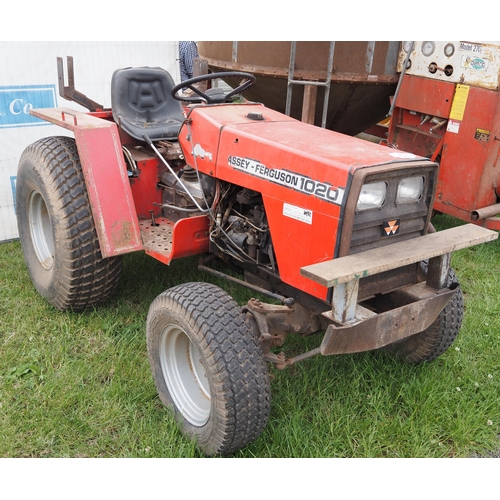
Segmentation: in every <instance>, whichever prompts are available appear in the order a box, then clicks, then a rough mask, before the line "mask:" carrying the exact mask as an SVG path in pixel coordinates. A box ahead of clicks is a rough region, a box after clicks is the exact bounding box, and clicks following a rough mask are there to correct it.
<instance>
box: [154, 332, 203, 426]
mask: <svg viewBox="0 0 500 500" xmlns="http://www.w3.org/2000/svg"><path fill="white" fill-rule="evenodd" d="M160 366H161V370H162V372H163V378H164V379H165V383H166V384H167V387H168V391H169V393H170V395H171V396H172V399H173V401H174V404H175V406H176V407H177V409H178V410H179V411H180V413H181V414H182V416H183V417H184V418H185V419H186V420H187V421H188V422H189V423H191V424H192V425H195V426H197V427H201V426H202V425H205V424H206V423H207V421H208V418H209V416H210V387H209V385H208V380H207V377H206V373H205V368H204V367H203V364H202V362H201V355H200V351H199V349H198V347H197V346H196V345H195V344H193V343H192V342H191V341H190V340H189V337H188V336H187V335H186V334H185V333H184V331H183V330H182V329H181V328H179V327H178V326H177V325H168V326H167V327H165V329H164V330H163V332H162V333H161V335H160Z"/></svg>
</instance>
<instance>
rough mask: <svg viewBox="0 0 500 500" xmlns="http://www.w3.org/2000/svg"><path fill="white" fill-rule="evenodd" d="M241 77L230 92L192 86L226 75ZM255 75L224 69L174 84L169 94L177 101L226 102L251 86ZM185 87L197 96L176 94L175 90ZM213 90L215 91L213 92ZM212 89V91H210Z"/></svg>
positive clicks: (225, 76)
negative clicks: (240, 80)
mask: <svg viewBox="0 0 500 500" xmlns="http://www.w3.org/2000/svg"><path fill="white" fill-rule="evenodd" d="M238 76H239V77H241V78H243V81H242V83H240V85H238V87H236V88H235V89H233V90H232V91H231V92H229V93H227V94H224V92H222V91H218V92H217V89H209V90H207V92H206V93H205V92H202V91H201V90H199V89H197V88H196V87H194V84H195V83H198V82H203V81H205V80H208V81H210V80H217V79H218V78H223V79H224V78H227V77H238ZM255 80H256V78H255V76H254V75H252V74H250V73H243V72H242V71H226V72H222V73H209V74H208V75H200V76H195V77H194V78H190V79H189V80H184V81H183V82H181V83H179V84H178V85H176V86H175V87H174V88H173V89H172V90H171V91H170V94H171V96H172V97H173V98H174V99H177V100H178V101H185V102H191V103H201V102H205V103H207V104H221V103H223V102H227V101H228V99H230V98H231V97H233V95H235V94H239V93H240V92H243V91H244V90H246V89H247V88H248V87H251V86H252V85H253V84H254V83H255ZM185 87H187V88H188V89H191V90H192V91H193V92H195V93H196V94H198V96H199V97H196V96H190V97H188V96H182V95H178V94H177V92H178V91H179V90H180V89H183V88H185ZM214 90H215V92H213V91H214ZM210 91H212V92H210Z"/></svg>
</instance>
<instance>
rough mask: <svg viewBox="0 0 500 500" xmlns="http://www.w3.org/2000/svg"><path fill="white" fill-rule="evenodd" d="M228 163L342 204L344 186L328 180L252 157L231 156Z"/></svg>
mask: <svg viewBox="0 0 500 500" xmlns="http://www.w3.org/2000/svg"><path fill="white" fill-rule="evenodd" d="M227 163H228V165H230V166H231V167H233V168H235V169H236V170H241V171H243V172H247V173H249V174H251V175H254V176H256V177H260V178H261V179H266V180H268V181H271V182H274V183H275V184H280V185H281V186H285V187H288V188H291V189H294V190H295V191H300V192H301V193H304V194H308V195H313V196H315V197H316V198H319V199H321V200H324V201H328V202H329V203H334V204H335V205H341V204H342V200H343V198H344V192H345V189H344V188H341V187H334V186H332V185H331V184H328V183H327V182H320V181H315V180H313V179H311V178H310V177H306V176H305V175H302V174H296V173H294V172H289V171H288V170H282V169H279V168H269V167H266V166H265V165H263V164H262V163H260V162H258V161H256V160H251V159H250V158H241V157H239V156H230V157H229V158H228V159H227Z"/></svg>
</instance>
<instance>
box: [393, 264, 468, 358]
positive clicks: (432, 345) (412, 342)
mask: <svg viewBox="0 0 500 500" xmlns="http://www.w3.org/2000/svg"><path fill="white" fill-rule="evenodd" d="M422 266H423V267H424V269H425V270H426V267H427V265H426V263H422ZM452 283H458V280H457V277H456V275H455V272H454V271H453V269H451V268H450V269H449V270H448V285H451V284H452ZM463 314H464V302H463V294H462V290H461V288H460V285H458V286H457V288H456V289H455V294H454V295H453V297H452V298H451V300H450V302H448V304H447V305H446V307H445V308H444V309H443V310H442V311H441V312H440V313H439V316H438V317H437V318H436V320H435V321H434V322H433V323H432V325H431V326H429V328H427V329H426V330H424V331H423V332H420V333H417V334H415V335H412V336H411V337H408V338H407V339H405V340H403V341H400V342H396V343H394V344H391V345H389V346H386V347H385V349H386V350H387V351H388V352H390V353H391V354H395V355H396V356H397V357H398V358H400V359H402V360H403V361H405V362H407V363H410V364H419V363H423V362H424V361H433V360H434V359H436V358H438V357H439V356H441V355H442V354H443V353H444V352H445V351H446V350H447V349H448V348H449V347H450V346H451V344H452V343H453V342H454V340H455V339H456V337H457V335H458V333H459V331H460V328H461V326H462V320H463Z"/></svg>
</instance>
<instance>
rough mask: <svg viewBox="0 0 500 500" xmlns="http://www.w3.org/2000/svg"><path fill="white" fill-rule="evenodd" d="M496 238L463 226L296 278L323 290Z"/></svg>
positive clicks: (331, 263)
mask: <svg viewBox="0 0 500 500" xmlns="http://www.w3.org/2000/svg"><path fill="white" fill-rule="evenodd" d="M497 238H498V233H497V232H495V231H490V230H489V229H485V228H484V227H481V226H476V225H474V224H466V225H464V226H457V227H454V228H451V229H446V230H444V231H439V232H437V233H432V234H427V235H425V236H421V237H420V238H414V239H411V240H406V241H401V242H398V243H394V244H393V245H387V246H384V247H380V248H374V249H372V250H367V251H366V252H362V253H359V254H355V255H348V256H346V257H342V258H339V259H334V260H330V261H327V262H321V263H319V264H312V265H310V266H305V267H303V268H301V270H300V274H301V275H302V276H306V277H307V278H309V279H311V280H313V281H316V282H317V283H319V284H321V285H323V286H325V287H332V286H335V285H339V284H341V283H347V282H348V281H351V280H355V279H360V278H365V277H367V276H372V275H373V274H378V273H382V272H384V271H390V270H391V269H397V268H398V267H402V266H405V265H408V264H413V263H415V262H420V261H421V260H425V259H431V258H433V257H438V256H440V255H444V254H447V253H452V252H455V251H456V250H461V249H462V248H467V247H471V246H474V245H479V244H481V243H486V242H488V241H493V240H496V239H497Z"/></svg>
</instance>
